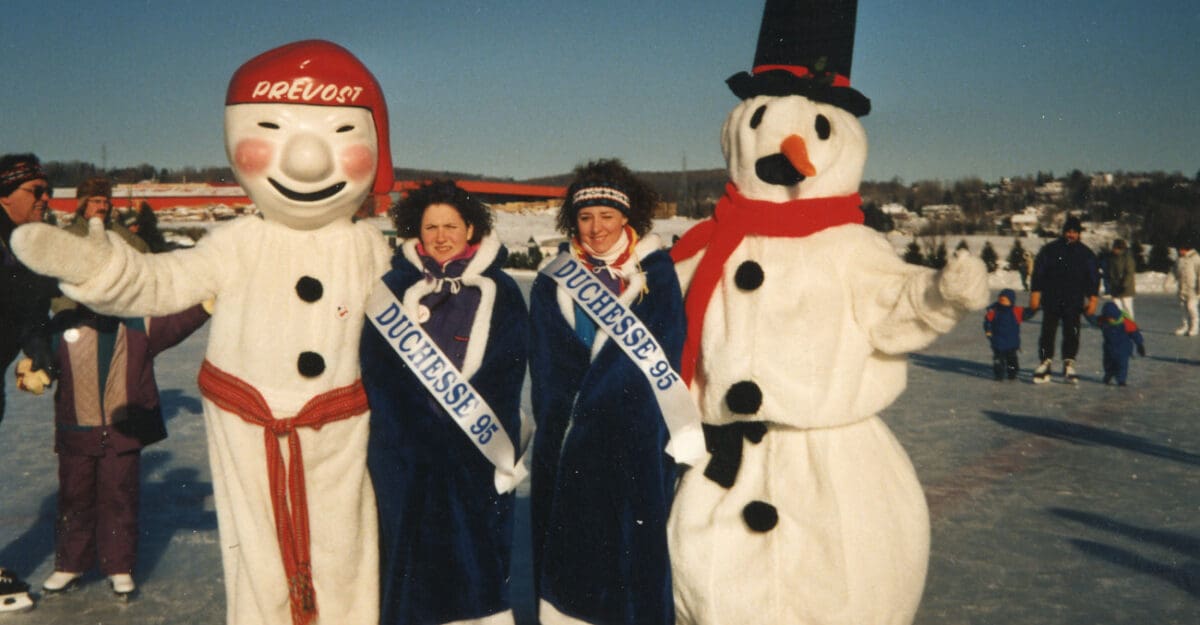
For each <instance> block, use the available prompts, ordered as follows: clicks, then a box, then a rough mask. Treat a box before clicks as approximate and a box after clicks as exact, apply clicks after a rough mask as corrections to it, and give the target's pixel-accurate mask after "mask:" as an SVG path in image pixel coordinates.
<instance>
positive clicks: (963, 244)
mask: <svg viewBox="0 0 1200 625" xmlns="http://www.w3.org/2000/svg"><path fill="white" fill-rule="evenodd" d="M958 250H967V251H968V252H969V251H971V246H969V245H967V240H966V239H959V241H958V245H956V246H955V247H954V251H956V252H957V251H958Z"/></svg>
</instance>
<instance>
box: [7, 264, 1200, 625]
mask: <svg viewBox="0 0 1200 625" xmlns="http://www.w3.org/2000/svg"><path fill="white" fill-rule="evenodd" d="M521 279H522V280H523V281H525V282H527V280H528V275H527V274H526V275H524V276H523V277H522V278H521ZM1136 307H1137V311H1138V317H1139V320H1140V321H1141V323H1142V324H1143V326H1144V329H1145V330H1144V331H1145V334H1146V341H1147V346H1148V348H1149V352H1150V355H1149V357H1148V358H1144V359H1137V360H1136V361H1135V362H1134V363H1133V364H1132V375H1131V385H1130V387H1128V388H1124V389H1117V388H1114V387H1105V386H1103V385H1101V384H1100V377H1101V374H1100V371H1099V365H1098V362H1099V350H1100V347H1099V333H1098V332H1097V331H1095V330H1094V329H1087V330H1085V331H1084V333H1083V346H1082V349H1081V355H1080V369H1081V374H1082V378H1083V379H1082V382H1081V384H1080V385H1079V386H1078V387H1071V386H1068V385H1065V384H1061V383H1058V382H1057V381H1056V382H1055V383H1053V384H1049V385H1045V386H1034V385H1032V384H1030V383H1029V377H1028V375H1029V374H1028V367H1029V366H1030V365H1031V364H1032V363H1033V356H1032V355H1031V354H1032V353H1034V350H1035V349H1036V347H1035V344H1036V337H1037V332H1038V330H1039V329H1040V325H1039V324H1038V323H1037V322H1036V321H1037V320H1035V322H1031V323H1027V324H1026V325H1025V327H1024V329H1023V332H1022V333H1023V339H1024V346H1025V349H1024V353H1023V355H1022V364H1023V365H1024V366H1025V367H1026V370H1025V371H1024V372H1023V374H1022V377H1021V380H1020V381H1018V382H1015V383H1007V382H1006V383H997V382H994V381H992V380H991V377H990V376H991V372H990V353H989V351H988V349H987V347H986V343H985V342H984V338H983V337H982V333H981V330H980V317H979V315H978V314H973V315H971V316H970V317H968V318H967V319H966V320H964V321H963V322H962V323H960V324H959V325H958V326H957V327H956V328H955V329H954V330H953V331H952V332H951V333H950V334H949V335H947V336H946V337H943V338H942V339H940V340H939V341H938V342H936V343H935V344H934V345H933V346H931V347H930V348H928V349H926V350H923V351H921V352H919V353H915V354H912V355H911V356H910V358H909V363H910V365H911V366H910V367H909V388H908V390H907V391H906V392H905V394H904V395H903V396H902V397H901V398H900V400H899V401H897V402H896V404H894V405H893V406H892V407H890V408H889V409H888V410H887V411H885V413H884V414H883V417H884V419H885V420H886V421H887V422H888V423H889V425H891V427H892V428H893V429H894V431H895V432H896V435H897V437H898V438H899V439H900V441H901V442H902V443H903V444H904V446H905V448H906V449H907V450H908V452H909V454H910V455H911V457H912V459H913V463H914V465H915V466H916V468H917V471H918V473H919V475H920V477H921V480H922V483H923V484H924V486H925V489H926V494H927V496H928V499H929V502H930V510H931V517H932V531H933V541H932V545H933V547H932V554H931V559H930V572H929V577H928V582H927V585H926V592H925V597H924V600H923V602H922V606H921V609H920V612H919V613H918V618H917V621H916V622H917V623H918V624H919V625H963V624H966V625H993V624H1008V623H1022V624H1023V625H1063V624H1066V625H1093V624H1095V623H1113V624H1124V623H1158V624H1163V623H1170V624H1179V625H1185V624H1186V625H1193V624H1195V623H1197V622H1200V419H1198V418H1197V417H1200V408H1198V407H1200V383H1198V376H1200V339H1188V338H1181V337H1175V336H1173V335H1172V334H1171V332H1170V331H1171V330H1172V329H1173V328H1174V327H1175V325H1176V324H1177V322H1178V314H1177V309H1176V306H1175V302H1174V299H1173V298H1171V297H1166V296H1144V297H1139V298H1138V299H1137V302H1136ZM205 340H206V331H205V330H202V331H201V332H200V333H198V334H197V335H196V336H193V337H192V338H190V339H189V340H188V341H186V342H185V343H183V344H182V345H180V346H179V347H177V348H175V349H173V350H171V351H169V352H167V353H166V354H164V355H163V356H162V357H160V358H159V362H158V367H157V369H158V379H159V384H160V386H161V388H162V397H163V405H164V408H165V412H166V416H167V419H168V422H167V425H168V429H169V430H170V438H168V439H167V440H166V441H164V442H162V443H160V444H158V445H155V446H153V447H151V448H149V449H148V450H147V451H146V452H145V454H144V456H143V466H142V481H143V491H142V514H141V527H142V542H141V548H140V551H139V559H138V570H137V579H138V581H139V583H140V585H141V586H140V591H139V594H138V595H137V596H136V597H135V599H134V600H133V601H132V602H131V603H130V604H128V605H120V604H118V603H117V602H116V601H115V600H114V599H113V597H112V596H111V595H110V594H109V592H108V589H107V586H106V584H105V583H104V582H103V580H102V579H101V578H99V577H98V575H97V574H96V573H94V572H93V573H91V574H90V575H89V576H88V577H87V580H86V581H87V583H86V584H84V585H83V586H82V587H81V588H79V589H78V590H76V591H74V592H72V593H69V594H67V595H65V596H56V597H50V598H45V599H44V600H42V601H41V602H40V603H39V605H38V607H37V608H36V609H35V610H34V611H32V612H30V613H27V614H15V615H3V616H0V621H2V622H5V623H13V624H20V625H26V624H39V625H81V624H84V625H86V624H93V623H96V624H98V623H104V624H106V625H107V624H113V623H117V624H121V623H129V624H135V623H136V624H138V625H142V624H149V625H154V624H160V625H185V624H186V625H209V624H211V625H217V624H220V623H223V622H224V598H223V590H222V583H221V572H220V562H219V554H218V546H217V534H216V517H215V514H214V512H213V497H212V483H211V478H210V473H209V469H208V462H207V457H206V451H205V438H204V427H203V423H202V419H201V418H200V414H199V413H200V400H199V394H198V392H197V390H196V384H195V378H196V373H197V370H198V367H199V363H200V360H201V358H202V356H203V351H204V342H205ZM4 383H5V385H6V388H7V392H8V396H9V410H8V414H7V415H6V417H5V420H4V423H3V425H2V426H0V450H3V453H2V454H0V483H2V484H3V489H2V490H0V564H3V565H4V566H7V567H11V568H13V569H15V570H16V571H17V572H18V573H20V574H21V575H23V576H24V577H26V578H27V579H29V580H30V581H31V582H33V583H34V584H35V588H36V587H37V586H40V583H41V581H42V580H43V579H45V577H46V576H47V575H49V574H50V572H51V570H52V568H53V518H54V507H55V502H54V498H55V491H56V484H57V480H56V462H55V457H54V454H53V451H52V439H53V425H52V416H51V410H52V402H51V399H50V397H49V396H43V397H31V396H28V395H26V394H24V393H18V392H17V391H16V390H14V388H13V384H12V374H11V370H10V371H8V372H5V375H4ZM526 408H527V410H528V406H526ZM522 496H524V495H523V493H522ZM524 501H525V500H523V499H522V503H523V502H524ZM518 508H519V510H521V513H520V516H519V517H518V536H517V538H518V552H517V566H516V568H515V570H514V571H513V579H514V587H513V590H514V593H515V596H516V597H517V608H518V622H519V623H520V624H521V625H531V624H532V623H533V620H532V600H531V598H530V597H529V593H530V589H531V584H530V579H529V568H528V566H529V560H528V552H527V546H528V542H527V541H528V537H527V534H526V532H527V527H528V518H527V512H526V510H527V507H526V506H519V507H518ZM334 622H336V620H334Z"/></svg>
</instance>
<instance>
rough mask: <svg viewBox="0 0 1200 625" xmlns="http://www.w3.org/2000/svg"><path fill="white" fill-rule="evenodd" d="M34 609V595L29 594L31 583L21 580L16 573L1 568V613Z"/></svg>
mask: <svg viewBox="0 0 1200 625" xmlns="http://www.w3.org/2000/svg"><path fill="white" fill-rule="evenodd" d="M32 609H33V597H30V596H29V584H26V583H25V582H23V581H21V578H20V577H17V575H16V573H13V572H12V571H9V570H7V569H0V614H4V613H7V612H25V611H27V610H32Z"/></svg>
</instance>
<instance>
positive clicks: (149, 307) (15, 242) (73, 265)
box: [12, 219, 229, 316]
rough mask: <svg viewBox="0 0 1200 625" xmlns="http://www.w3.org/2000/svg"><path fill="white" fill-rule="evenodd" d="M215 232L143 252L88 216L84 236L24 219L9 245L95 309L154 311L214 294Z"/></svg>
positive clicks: (165, 310) (130, 313) (164, 311)
mask: <svg viewBox="0 0 1200 625" xmlns="http://www.w3.org/2000/svg"><path fill="white" fill-rule="evenodd" d="M216 238H221V237H220V236H219V235H218V236H210V237H205V238H204V239H202V242H203V243H204V244H203V245H201V244H197V246H196V247H195V248H192V249H188V250H178V251H175V252H170V253H167V254H143V253H141V252H138V251H137V250H135V249H134V248H132V247H131V246H130V245H129V244H128V243H126V242H125V241H124V240H122V239H121V237H120V236H118V235H117V234H115V233H112V232H109V231H106V230H105V229H104V225H103V224H102V223H101V222H100V220H99V219H92V220H91V221H90V222H89V223H88V233H87V236H83V237H80V236H77V235H74V234H71V233H69V232H66V231H64V230H61V229H59V228H56V227H54V226H50V225H47V224H26V225H24V226H21V227H19V228H17V229H16V231H15V232H14V233H13V237H12V247H13V252H15V253H16V255H17V257H18V258H20V259H21V261H22V262H23V263H25V264H26V265H27V266H28V267H29V268H30V269H32V270H33V271H35V272H37V273H40V274H43V275H47V276H52V277H55V278H58V280H59V283H60V284H59V286H60V288H61V289H62V292H63V294H65V295H66V296H67V297H70V298H71V299H73V300H75V301H78V302H81V303H83V304H85V305H87V306H88V307H89V308H92V309H93V310H95V311H97V312H100V313H104V314H110V315H121V316H143V315H150V316H155V315H165V314H170V313H174V312H178V311H181V310H183V309H185V308H188V307H189V306H193V305H195V304H197V303H199V302H201V301H204V300H205V299H208V298H212V297H215V296H216V294H217V279H218V277H219V273H220V272H219V268H220V267H222V266H226V263H221V262H220V260H221V259H220V254H219V253H216V252H215V250H214V249H213V248H214V245H213V241H211V240H210V239H216ZM225 260H226V261H228V260H229V259H228V258H226V259H225ZM214 267H215V268H218V269H214Z"/></svg>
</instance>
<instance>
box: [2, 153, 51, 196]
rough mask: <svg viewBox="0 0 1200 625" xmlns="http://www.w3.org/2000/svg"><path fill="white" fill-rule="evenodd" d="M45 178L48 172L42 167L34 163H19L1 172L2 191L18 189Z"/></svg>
mask: <svg viewBox="0 0 1200 625" xmlns="http://www.w3.org/2000/svg"><path fill="white" fill-rule="evenodd" d="M45 178H46V172H45V170H43V169H42V166H41V165H39V164H37V163H36V162H34V161H18V162H17V163H16V164H14V165H13V166H12V167H10V168H8V169H5V170H4V171H0V189H16V188H17V187H19V186H21V184H23V183H25V182H28V181H30V180H41V179H45ZM9 193H11V191H9ZM5 195H7V193H6V194H5Z"/></svg>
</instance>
